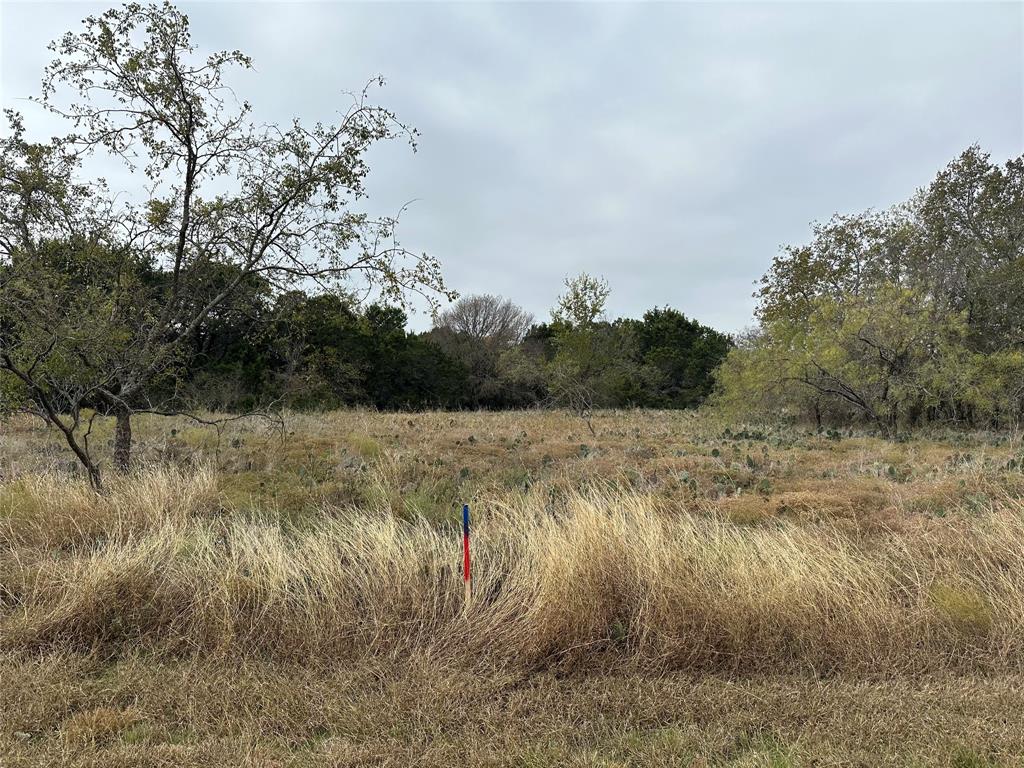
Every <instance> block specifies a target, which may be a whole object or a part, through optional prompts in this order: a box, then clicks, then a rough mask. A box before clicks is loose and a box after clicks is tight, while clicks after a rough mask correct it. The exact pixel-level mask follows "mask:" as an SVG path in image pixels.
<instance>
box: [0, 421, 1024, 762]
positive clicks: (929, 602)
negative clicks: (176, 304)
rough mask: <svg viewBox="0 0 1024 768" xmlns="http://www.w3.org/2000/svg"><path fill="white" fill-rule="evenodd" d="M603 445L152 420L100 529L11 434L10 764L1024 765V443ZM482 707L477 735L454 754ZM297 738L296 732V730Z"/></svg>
mask: <svg viewBox="0 0 1024 768" xmlns="http://www.w3.org/2000/svg"><path fill="white" fill-rule="evenodd" d="M595 425H596V427H597V429H598V436H597V438H596V439H595V438H594V437H592V436H589V433H588V432H586V428H585V426H583V425H582V424H581V423H579V422H578V421H576V420H574V419H572V418H571V417H570V416H568V415H566V414H558V413H555V414H544V413H521V414H491V415H481V414H463V415H451V414H417V415H377V414H368V413H360V412H352V413H336V414H327V415H320V416H317V417H311V416H295V415H293V416H290V417H289V418H288V422H287V425H286V430H285V433H284V434H280V433H275V432H273V431H271V430H267V429H265V428H262V427H256V426H252V425H235V426H233V427H232V428H231V429H230V430H228V431H225V433H224V434H223V435H221V436H220V438H219V440H218V439H216V435H214V436H213V437H212V438H211V435H210V433H209V432H202V431H198V430H194V429H193V428H190V427H187V426H185V425H184V424H181V423H175V422H159V421H155V420H154V421H143V422H142V423H141V424H140V425H139V426H138V427H137V428H136V433H137V434H140V435H142V445H141V455H142V457H143V460H144V462H145V463H144V466H143V468H142V469H140V470H139V471H138V472H137V473H136V474H135V475H133V476H131V477H128V478H123V479H121V478H111V480H110V482H109V488H108V491H107V492H106V494H105V495H103V496H97V495H95V494H93V493H92V492H91V491H89V489H88V487H87V485H86V484H85V482H84V480H83V479H81V478H76V477H74V476H70V475H68V474H67V468H66V467H64V466H63V465H61V464H60V461H61V459H60V458H59V456H60V454H59V453H57V452H56V449H55V447H54V442H53V439H52V436H48V435H46V434H45V433H42V432H40V431H39V430H38V429H36V428H34V427H32V426H31V425H28V424H26V423H24V422H12V423H9V424H7V425H6V431H5V432H3V433H2V434H0V447H3V448H4V449H5V450H6V453H5V454H4V455H5V461H4V467H5V469H4V472H5V474H6V477H5V479H3V480H0V652H2V653H3V654H5V657H4V658H5V659H6V660H5V661H3V666H2V670H0V676H2V677H3V678H4V679H5V680H6V681H7V682H5V683H4V690H5V691H13V694H12V695H11V698H10V699H9V700H10V701H13V702H15V705H14V706H13V707H12V708H8V709H7V710H6V711H0V739H7V740H8V743H9V745H10V747H11V754H12V755H13V756H14V758H15V762H14V763H13V764H24V765H29V764H39V763H41V762H67V763H69V764H82V765H85V764H92V763H95V764H103V765H129V764H131V765H134V764H139V765H148V764H168V763H170V764H197V765H199V764H208V765H217V764H223V765H228V764H250V765H284V764H287V765H305V764H310V765H313V764H315V765H320V764H337V765H356V764H360V765H370V764H396V765H399V764H408V763H409V762H415V761H416V759H417V758H416V754H415V753H416V752H417V751H418V750H421V751H422V755H421V757H422V759H420V762H421V763H422V764H425V765H432V764H438V765H440V764H442V763H445V764H447V762H450V760H451V758H452V754H453V753H452V750H453V749H454V750H458V749H459V747H457V746H456V745H457V744H458V743H460V742H459V740H460V739H461V740H462V741H463V742H466V743H467V744H468V745H469V746H465V747H462V749H470V750H471V757H472V759H471V760H470V762H471V763H472V764H479V765H561V764H567V763H574V764H578V765H649V764H664V765H689V764H692V765H702V764H722V765H766V766H767V765H777V766H784V765H798V764H799V765H803V764H806V763H813V764H850V763H858V762H859V763H860V764H866V765H873V764H883V763H884V764H890V765H904V764H936V765H951V766H952V765H959V766H988V765H996V764H1004V763H1012V762H1013V760H1014V759H1015V756H1017V755H1019V754H1021V753H1022V752H1024V747H1022V745H1021V741H1020V733H1022V732H1024V721H1022V719H1021V716H1020V711H1021V705H1024V694H1022V693H1021V685H1020V683H1021V680H1020V677H1019V675H1020V672H1021V667H1022V662H1024V515H1022V502H1021V498H1022V496H1024V475H1022V474H1021V472H1020V471H1019V470H1018V469H1015V468H1013V466H1012V465H1011V464H1010V463H1009V459H1010V458H1011V457H1012V456H1014V455H1016V454H1017V453H1018V452H1019V450H1020V446H1019V444H1017V443H1016V442H1014V441H1013V440H1010V439H1008V438H1006V437H1005V436H999V435H973V436H964V435H946V436H937V437H932V438H929V439H925V438H924V437H921V438H919V439H916V440H914V441H910V442H906V443H896V444H894V443H888V442H884V441H881V440H879V439H876V438H873V437H871V436H866V435H862V436H847V437H843V438H841V439H836V437H837V436H832V437H830V438H828V437H824V436H818V435H808V434H804V433H799V432H794V431H792V430H781V431H774V432H769V433H767V434H762V433H759V432H750V431H747V430H735V429H732V430H727V429H726V428H725V427H723V426H722V425H720V424H717V423H715V422H714V421H713V420H712V419H710V418H707V417H693V416H689V415H685V414H650V413H618V414H611V413H609V414H601V415H599V416H598V418H597V419H596V421H595ZM462 500H469V501H471V502H472V504H473V507H474V510H475V520H476V526H475V535H474V547H475V549H474V552H475V555H474V556H475V574H476V577H477V578H476V581H475V584H474V596H473V601H472V603H471V604H470V605H468V606H467V605H465V604H464V602H463V600H462V588H461V577H460V573H459V554H460V550H459V543H458V529H457V526H456V523H455V521H456V512H457V508H458V502H460V501H462ZM62 665H64V666H62ZM338 665H342V668H343V669H346V670H348V671H347V672H346V673H345V675H346V676H347V677H345V680H344V681H341V682H340V683H339V680H338V674H339V672H338V669H339V667H338ZM65 667H66V668H65ZM231 670H241V671H240V672H239V677H238V679H235V678H233V677H232V674H233V673H232V672H231ZM147 675H151V677H152V679H149V678H147ZM553 675H554V676H557V677H552V676H553ZM666 675H667V676H666ZM566 676H567V677H566ZM207 678H209V679H210V680H220V681H221V685H222V686H223V690H217V691H214V690H212V689H211V688H210V683H209V681H208V680H207ZM331 681H334V683H337V684H339V685H340V689H339V691H334V689H332V688H331V687H330V686H331V684H332V683H331ZM101 683H102V684H101ZM292 683H294V685H293V684H292ZM452 686H454V688H453V687H452ZM36 689H38V692H36V693H33V690H36ZM456 689H457V690H456ZM58 690H60V691H63V692H64V694H63V695H64V696H66V697H67V700H68V702H70V703H68V704H66V705H61V704H60V703H59V701H60V700H61V699H60V695H58V694H57V693H56V691H58ZM133 690H134V691H135V693H134V694H133V693H132V691H133ZM268 691H273V693H269V692H268ZM332 691H334V692H332ZM388 691H390V693H387V692H388ZM686 691H693V692H694V693H693V696H695V697H696V698H695V699H694V700H693V701H690V700H687V699H686V696H687V694H686V693H685V692H686ZM673 692H676V693H673ZM250 695H252V696H256V697H257V698H256V699H255V700H254V701H250V700H249V699H247V698H246V697H247V696H250ZM314 695H315V696H317V697H320V698H318V699H316V700H315V701H314V702H313V703H308V702H307V703H306V704H300V703H299V700H300V699H301V698H302V697H303V696H314ZM387 695H393V696H394V697H396V699H398V700H401V701H404V702H405V703H404V704H402V705H397V704H394V703H392V704H387V705H385V698H386V696H387ZM662 695H664V696H665V697H667V698H666V699H665V702H660V701H659V697H660V696H662ZM633 696H641V697H642V696H650V697H652V700H651V702H650V704H649V706H648V705H646V704H644V703H643V701H642V700H637V701H633V700H632V699H631V698H630V697H633ZM453 697H455V698H456V699H457V698H459V697H463V698H465V699H467V700H468V701H470V702H472V704H473V707H475V710H474V712H475V714H472V715H464V716H463V719H461V720H457V721H453V720H452V717H453V715H452V713H451V712H449V711H447V709H448V708H451V707H452V706H453V704H452V701H451V700H452V698H453ZM716 697H718V698H716ZM737 697H739V698H737ZM901 697H903V698H905V699H906V700H908V701H912V702H914V703H913V704H912V708H911V709H906V708H903V709H901V707H900V704H899V702H900V701H901ZM861 698H862V699H863V701H861ZM669 701H672V702H674V703H672V704H671V706H670V705H669V704H668V703H667V702H669ZM699 701H703V702H704V706H705V707H706V713H705V714H704V715H701V714H700V710H699V707H698V705H697V702H699ZM798 701H799V705H797V702H798ZM172 702H177V703H173V704H172ZM729 702H733V704H732V705H730V704H729ZM662 704H664V707H662ZM740 705H742V707H744V708H746V709H749V712H748V713H747V714H746V715H743V716H740V715H739V714H738V713H735V712H732V711H731V710H729V706H740ZM178 706H188V707H190V709H189V711H188V712H187V713H186V714H185V715H183V716H181V717H178V718H177V719H175V716H173V715H172V713H173V712H174V711H175V708H176V707H178ZM384 706H387V707H390V709H388V712H389V715H388V717H386V718H384V720H386V723H381V724H380V726H379V728H378V729H377V730H373V729H372V727H371V725H369V724H368V721H367V718H371V715H372V710H373V709H374V708H376V707H384ZM62 707H63V708H62ZM346 707H349V709H346ZM517 707H519V708H520V709H519V710H517ZM527 707H534V708H536V711H537V713H544V714H543V717H546V718H548V721H549V722H550V728H551V729H552V730H551V731H550V732H549V731H546V730H545V727H544V726H542V725H541V719H540V718H541V715H539V714H538V715H537V716H536V717H533V716H532V715H531V716H525V715H524V720H523V723H522V725H518V726H517V725H516V724H515V722H516V721H515V717H514V713H515V712H517V711H520V710H522V711H525V709H522V708H527ZM645 707H647V709H645ZM913 707H917V709H916V710H915V709H913ZM970 707H974V708H975V709H972V710H970V711H971V714H970V715H968V708H970ZM318 708H319V709H318ZM651 708H653V710H652V709H651ZM313 710H316V711H313ZM651 711H656V712H658V713H659V714H658V715H657V716H654V715H651V714H650V712H651ZM268 712H277V713H278V714H279V716H280V717H281V718H282V719H283V721H282V723H283V724H281V725H280V726H278V727H276V728H274V729H271V730H270V731H268V730H267V728H266V726H265V725H261V723H264V721H265V720H266V718H268V717H271V715H268ZM644 712H647V714H641V713H644ZM26 713H27V714H26ZM301 713H305V714H301ZM482 713H487V714H486V715H485V714H482ZM303 718H309V722H307V721H305V720H303ZM466 718H468V720H467V719H466ZM745 718H746V719H745ZM808 718H810V719H811V720H814V721H817V720H820V719H821V718H824V719H825V722H828V723H829V725H827V726H826V725H823V724H822V723H820V722H819V723H818V724H817V725H814V724H811V723H809V721H808ZM210 719H212V722H207V720H210ZM311 722H312V723H319V724H318V725H315V726H314V725H311V724H310V723H311ZM474 723H475V724H474ZM501 723H505V726H504V727H505V728H510V729H511V731H510V732H509V733H503V732H502V731H501V728H502V726H501V725H500V724H501ZM582 723H592V724H594V723H596V725H591V726H586V727H584V728H583V730H582V731H579V730H578V729H579V727H580V726H581V724H582ZM388 729H390V731H389V730H388ZM419 729H426V732H427V733H431V732H432V733H434V741H431V743H430V745H428V744H427V743H426V742H424V741H423V740H422V739H421V737H420V736H419V735H418V731H419ZM371 731H372V733H371ZM389 732H390V733H392V735H391V736H390V737H389V736H388V733H389ZM517 733H518V734H519V742H516V740H515V734H517ZM15 734H17V735H15ZM879 734H887V735H885V736H884V737H883V736H880V735H879ZM510 739H511V740H512V742H515V744H514V746H513V744H512V742H510V741H509V740H510ZM887 739H889V740H888V741H887ZM435 741H436V747H435V746H434V745H435ZM883 742H884V744H883ZM428 746H429V748H428ZM876 750H882V751H879V752H877V753H875V751H876ZM232 754H234V755H235V756H236V757H235V758H231V757H230V755H232ZM455 754H457V752H456V753H455ZM872 754H874V759H872V758H871V755H872ZM243 755H244V756H243ZM403 760H404V761H405V762H403ZM19 761H20V762H19ZM76 761H77V762H76ZM701 761H704V762H701Z"/></svg>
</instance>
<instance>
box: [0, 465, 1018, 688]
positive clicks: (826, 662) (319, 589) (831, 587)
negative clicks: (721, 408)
mask: <svg viewBox="0 0 1024 768" xmlns="http://www.w3.org/2000/svg"><path fill="white" fill-rule="evenodd" d="M216 488H217V478H216V475H215V473H214V472H213V471H212V470H210V469H200V470H197V471H195V472H192V473H189V472H183V471H170V470H166V469H157V470H152V471H148V472H143V473H140V474H138V475H137V476H135V477H133V478H128V479H125V480H122V481H119V482H117V483H113V484H112V485H111V489H110V492H109V495H106V496H96V495H94V494H91V493H90V492H89V491H88V490H87V488H86V487H85V486H84V483H82V482H80V481H70V480H67V479H58V478H56V477H53V476H44V477H23V478H22V479H20V480H18V481H16V482H15V483H13V484H9V485H7V486H5V487H4V490H3V494H4V496H3V498H4V499H5V501H4V504H5V505H6V507H5V513H4V518H3V519H4V522H3V528H2V530H3V545H4V549H3V554H2V555H0V600H2V605H3V613H2V614H0V642H2V644H3V646H4V647H5V648H7V649H8V650H17V649H23V648H41V647H42V648H50V649H74V650H98V651H100V652H102V653H104V654H107V655H110V654H112V655H118V654H122V653H124V652H126V651H130V650H134V649H137V648H145V649H149V650H152V651H156V652H159V653H165V654H171V655H179V654H186V655H188V654H209V653H223V654H240V655H245V656H256V657H266V658H290V659H308V658H338V657H342V658H354V657H366V656H383V657H391V658H397V657H406V656H409V655H411V654H421V655H422V654H427V655H437V656H444V657H447V658H451V657H457V658H465V659H467V660H468V661H470V662H480V663H486V664H492V665H493V664H502V665H512V666H513V667H517V668H524V669H535V668H538V667H550V666H558V667H563V668H565V667H572V666H575V665H578V664H581V663H584V662H585V663H587V664H594V663H598V664H604V663H622V662H625V663H629V664H639V665H642V666H644V667H651V668H657V669H691V670H717V669H733V670H743V671H750V670H778V669H794V670H796V669H805V670H814V671H817V672H830V671H834V670H858V671H877V670H882V671H885V670H890V671H893V670H904V671H910V670H916V671H920V670H925V669H933V668H943V667H960V666H971V667H981V668H1001V667H1007V666H1013V665H1019V664H1020V663H1021V661H1022V660H1024V639H1022V638H1024V633H1022V630H1024V520H1022V518H1021V516H1020V514H1019V508H1015V507H1016V505H1015V503H1014V501H1013V500H1012V499H1009V498H1007V499H1003V500H997V501H996V502H994V503H993V505H992V508H991V509H990V510H989V511H988V512H987V514H985V515H984V516H982V517H966V516H961V517H959V518H957V519H955V520H945V521H931V522H922V523H921V524H919V525H917V526H916V528H915V530H914V531H913V534H912V535H907V534H906V533H903V534H901V535H895V534H894V535H890V536H879V537H876V538H874V539H872V540H870V541H864V540H860V539H857V538H855V537H851V536H849V535H847V534H846V533H844V532H842V531H841V530H839V529H837V528H836V527H834V526H832V525H830V524H828V523H825V524H818V523H815V524H808V523H801V524H794V523H789V522H786V521H784V520H777V521H775V522H773V523H772V524H766V525H757V526H749V525H736V524H734V523H732V522H731V521H730V520H728V519H727V518H726V517H724V516H720V515H717V514H710V515H708V514H695V513H692V512H689V511H686V510H681V509H679V506H678V505H676V504H668V503H666V502H665V501H664V500H661V499H659V497H658V496H656V495H654V494H651V493H642V492H637V491H630V490H627V489H623V488H621V487H616V486H612V485H607V484H605V485H603V486H591V487H590V488H588V489H584V490H578V491H573V492H562V493H558V494H555V493H553V492H552V488H550V487H547V486H544V485H537V486H534V487H533V488H532V489H531V490H529V491H528V492H526V493H522V492H519V493H503V494H495V495H493V496H490V497H482V498H480V499H478V500H477V503H476V505H475V509H476V510H477V512H478V514H477V519H478V525H477V526H476V534H475V537H474V547H475V563H476V564H475V574H476V582H475V585H474V598H473V601H472V603H471V604H470V605H469V606H466V605H464V603H463V601H462V597H461V595H462V591H461V581H460V574H459V565H458V563H459V545H458V534H457V531H456V530H455V529H454V528H453V527H449V526H445V525H440V526H439V525H437V524H436V523H435V522H433V521H429V520H427V519H425V518H422V517H415V516H414V517H412V518H411V519H402V518H399V517H396V516H395V515H394V514H392V513H391V509H390V507H386V508H385V506H384V502H381V506H379V507H377V508H374V507H369V508H365V507H364V508H362V509H354V508H334V507H323V508H320V509H319V510H316V511H315V512H310V513H309V514H308V515H307V517H306V518H305V519H304V520H303V521H302V524H301V525H293V524H284V523H281V522H278V521H272V520H267V519H259V518H251V517H244V516H242V517H240V516H236V515H231V514H223V511H222V509H221V507H220V506H219V504H218V501H217V490H216ZM387 503H388V504H390V502H387Z"/></svg>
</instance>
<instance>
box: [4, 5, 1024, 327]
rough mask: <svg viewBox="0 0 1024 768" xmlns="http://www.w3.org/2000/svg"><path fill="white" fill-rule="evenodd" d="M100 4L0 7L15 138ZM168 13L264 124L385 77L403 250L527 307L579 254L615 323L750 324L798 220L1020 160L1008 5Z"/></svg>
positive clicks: (1023, 56)
mask: <svg viewBox="0 0 1024 768" xmlns="http://www.w3.org/2000/svg"><path fill="white" fill-rule="evenodd" d="M107 5H109V4H107V3H101V4H93V3H75V4H66V3H65V4H49V3H46V4H44V3H27V2H21V3H11V2H3V3H2V4H0V27H2V32H0V46H2V52H0V100H2V102H3V106H4V107H11V106H13V107H16V108H18V109H21V110H22V111H24V113H25V115H26V121H27V124H28V126H29V129H30V131H36V132H38V133H39V135H44V136H45V135H49V134H50V133H53V132H54V130H55V127H54V126H53V124H52V123H51V122H49V118H48V117H45V116H43V115H42V114H41V113H40V112H39V110H38V109H36V108H34V107H33V106H32V105H30V104H26V103H25V102H23V101H21V99H22V98H24V97H26V96H29V95H32V94H35V93H37V92H38V83H39V75H40V74H41V71H42V68H43V66H44V64H45V63H46V61H47V59H48V55H47V51H46V50H45V46H46V43H47V42H48V41H50V40H51V39H53V38H55V37H57V36H58V35H60V34H61V33H63V32H64V31H67V30H69V29H73V28H76V27H77V25H78V22H79V20H80V19H81V18H82V17H83V16H85V15H87V14H88V13H92V12H96V11H101V10H103V9H104V8H105V7H107ZM181 7H182V8H184V9H185V10H186V12H187V13H188V14H189V16H190V18H191V20H192V27H193V35H194V38H195V39H196V42H197V43H198V44H199V45H200V46H201V47H203V48H204V49H207V50H208V49H213V48H216V49H221V48H239V49H241V50H243V51H245V52H246V53H248V54H250V55H251V56H252V57H253V58H254V59H255V64H256V71H255V72H254V73H252V74H250V75H247V76H246V77H245V79H244V80H243V81H241V82H240V83H239V89H240V94H239V95H240V96H241V97H244V98H248V99H249V100H250V101H252V102H253V104H254V105H255V107H256V109H257V114H258V116H259V117H261V118H263V119H266V120H278V121H286V120H288V119H290V118H291V117H292V116H294V115H298V116H300V117H303V118H306V119H310V120H315V119H325V120H328V119H331V118H332V117H335V116H336V115H337V114H338V113H339V112H340V111H343V110H344V108H345V107H346V106H347V102H346V100H345V97H344V96H342V92H343V91H345V90H352V89H357V88H359V87H361V86H362V84H363V83H364V82H365V81H366V80H368V79H369V78H370V77H372V76H373V75H376V74H378V73H379V74H382V75H384V76H385V77H386V78H387V81H388V85H387V87H386V89H385V90H384V91H383V93H382V94H381V101H382V102H383V103H384V104H386V105H387V106H389V107H391V108H392V109H394V110H395V111H396V112H397V113H398V114H399V116H400V117H401V118H403V119H404V120H406V121H408V122H410V123H412V124H413V125H415V126H416V127H417V128H419V129H420V131H421V133H422V139H421V141H420V151H419V153H418V154H415V155H413V154H411V153H410V152H408V151H407V150H405V149H403V148H401V147H399V146H397V145H396V146H392V147H389V148H387V149H385V150H382V151H376V152H375V154H374V156H373V158H374V161H375V162H374V164H373V168H374V170H373V173H372V175H371V180H370V191H371V194H372V203H371V204H372V206H373V210H374V211H376V212H380V211H395V210H397V209H398V208H399V207H400V206H401V205H402V203H404V202H406V201H408V200H413V199H415V200H416V201H417V202H416V203H415V204H414V205H413V206H412V207H411V209H410V210H409V211H408V212H407V214H406V215H405V217H404V220H403V224H402V228H401V235H402V240H403V243H404V244H405V245H407V246H408V247H410V248H412V249H413V250H426V251H428V252H430V253H432V254H434V255H436V256H437V257H438V258H440V260H441V261H442V263H443V265H444V269H445V275H446V277H447V279H448V281H449V282H450V284H451V285H452V286H453V287H454V288H456V289H457V290H458V291H460V292H461V293H463V294H468V293H477V292H481V293H483V292H487V293H500V294H503V295H505V296H508V297H510V298H512V299H513V300H515V301H516V302H518V303H520V304H521V305H523V306H524V307H526V308H527V309H528V310H530V311H532V312H534V313H535V314H536V315H537V316H538V318H546V317H547V314H548V310H549V309H550V307H551V305H552V303H553V302H554V300H555V297H556V296H557V294H558V293H559V291H560V288H561V281H562V279H563V278H564V277H565V276H566V275H569V274H574V273H577V272H580V271H582V270H585V271H588V272H591V273H594V274H599V275H603V276H604V277H606V278H607V279H608V281H609V282H610V283H611V287H612V295H611V299H610V302H609V314H610V315H612V316H639V315H640V314H641V313H642V312H643V311H644V310H645V309H648V308H650V307H652V306H660V305H671V306H673V307H677V308H679V309H681V310H683V311H684V312H685V313H686V314H687V315H690V316H692V317H696V318H697V319H699V320H701V321H702V322H705V323H709V324H711V325H713V326H715V327H717V328H719V329H722V330H725V331H735V330H738V329H741V328H742V327H744V326H745V325H747V324H748V323H749V322H750V320H751V312H752V308H753V299H752V298H751V296H750V294H751V292H752V290H753V285H752V284H753V282H754V281H755V280H756V279H757V278H758V277H759V276H760V275H761V274H762V273H763V272H764V270H765V269H766V267H767V266H768V264H769V262H770V261H771V259H772V257H773V256H774V255H775V254H776V253H777V252H778V248H779V246H780V245H781V244H783V243H795V242H801V241H804V240H806V239H807V235H808V231H809V227H808V223H809V222H811V221H812V220H816V219H823V218H827V217H828V216H830V215H831V214H832V213H833V212H836V211H841V212H853V211H860V210H863V209H865V208H869V207H884V206H888V205H891V204H892V203H895V202H897V201H900V200H903V199H906V198H907V197H909V196H910V195H911V194H912V193H913V192H914V190H915V189H917V188H918V187H921V186H923V185H924V184H926V183H927V182H928V181H929V180H930V179H931V178H932V177H933V176H934V175H935V173H936V172H937V171H938V170H939V169H940V168H941V167H942V166H944V165H945V164H946V163H947V162H948V161H949V160H950V159H952V158H953V157H954V156H955V155H957V154H958V153H959V152H960V151H962V150H963V149H964V148H966V147H967V146H968V145H970V144H972V143H975V142H977V143H980V144H981V145H982V147H983V148H985V149H986V150H987V151H989V152H991V153H992V155H993V156H994V158H997V159H998V160H1000V161H1002V160H1005V159H1007V158H1009V157H1011V156H1014V155H1019V154H1021V153H1022V152H1024V4H1022V3H1002V4H989V3H963V4H956V3H942V4H939V3H868V2H862V3H851V4H834V3H755V4H746V3H742V4H741V3H718V4H697V3H672V4H642V3H602V4H596V3H595V4H590V3H572V4H569V3H559V4H554V3H552V4H541V3H515V4H513V3H502V4H477V3H416V4H405V3H388V4H354V3H326V2H324V3H255V2H251V3H246V2H231V3H227V2H209V3H199V4H193V3H185V4H182V6H181ZM112 175H113V174H112ZM114 178H115V179H116V178H117V176H116V175H114ZM126 183H127V182H126ZM413 324H414V326H416V327H420V328H422V327H424V326H425V325H427V324H428V319H427V318H425V317H424V316H423V315H419V316H418V317H416V318H414V320H413Z"/></svg>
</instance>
